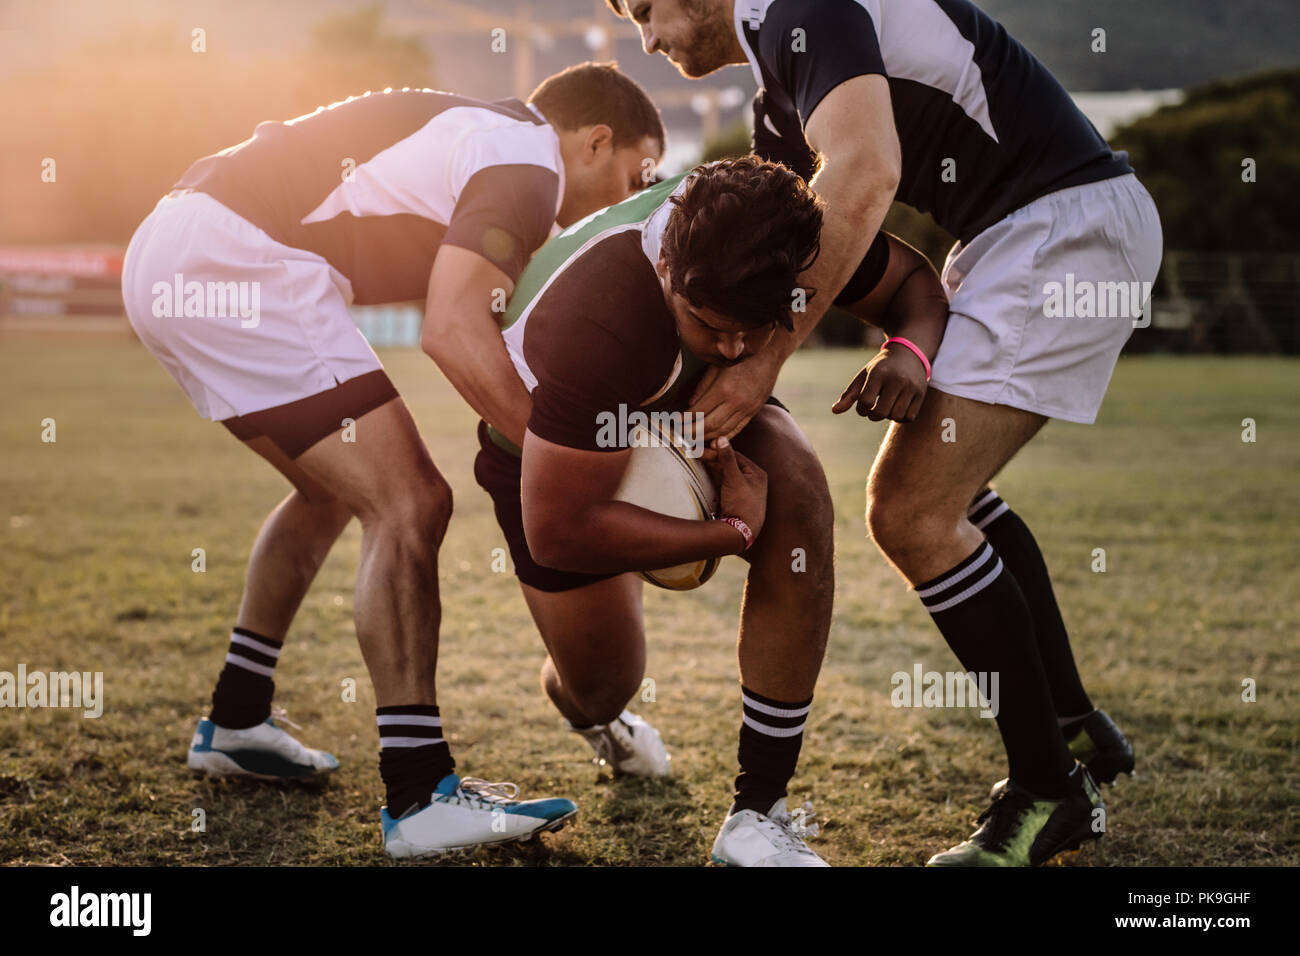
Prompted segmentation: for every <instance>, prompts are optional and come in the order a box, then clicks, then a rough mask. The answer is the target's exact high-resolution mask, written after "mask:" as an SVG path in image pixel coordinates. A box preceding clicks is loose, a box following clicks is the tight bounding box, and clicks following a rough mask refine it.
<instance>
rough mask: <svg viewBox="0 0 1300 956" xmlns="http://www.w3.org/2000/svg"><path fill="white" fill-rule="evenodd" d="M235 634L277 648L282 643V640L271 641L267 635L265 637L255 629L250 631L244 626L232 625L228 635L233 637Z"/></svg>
mask: <svg viewBox="0 0 1300 956" xmlns="http://www.w3.org/2000/svg"><path fill="white" fill-rule="evenodd" d="M236 634H238V635H239V636H240V637H247V638H249V639H251V640H254V641H260V642H262V643H263V644H265V645H266V646H267V647H274V648H277V649H278V648H280V647H282V646H283V645H284V641H273V640H271V639H270V638H269V637H266V636H264V635H262V634H258V633H257V632H256V631H250V630H249V629H248V628H246V627H232V628H231V629H230V636H231V637H234V636H235V635H236Z"/></svg>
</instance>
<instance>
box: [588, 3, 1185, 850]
mask: <svg viewBox="0 0 1300 956" xmlns="http://www.w3.org/2000/svg"><path fill="white" fill-rule="evenodd" d="M608 3H609V5H610V6H611V7H612V8H613V10H614V12H615V13H617V14H618V15H620V16H627V17H630V18H631V19H632V20H633V21H634V22H635V23H636V25H637V27H638V29H639V30H640V33H641V39H642V43H643V46H644V49H645V51H646V52H647V53H648V54H653V53H656V52H659V53H663V54H664V55H665V56H667V57H668V58H669V60H670V61H672V62H673V63H674V64H675V65H676V66H677V68H678V69H679V71H680V72H681V73H683V74H684V75H686V76H689V77H700V76H704V75H706V74H708V73H711V72H712V71H714V70H716V69H718V68H720V67H722V66H726V65H728V64H745V63H748V64H749V65H750V66H751V67H752V69H753V72H754V77H755V80H756V81H757V84H758V94H757V96H756V98H755V104H754V108H755V131H754V149H755V152H756V153H757V154H758V155H760V156H763V157H767V158H773V159H782V160H784V161H787V162H789V163H791V164H792V165H793V166H794V168H796V169H798V170H799V171H800V172H801V173H803V174H804V175H805V176H807V177H809V178H811V179H812V184H813V188H814V189H815V190H816V191H817V193H818V194H819V195H820V196H821V197H822V198H823V199H824V200H825V201H826V204H827V206H826V221H825V226H824V229H823V247H824V249H825V253H824V254H823V255H822V256H821V257H820V258H819V259H818V261H817V263H816V264H815V265H814V267H813V268H812V269H810V270H809V272H808V273H807V274H806V275H805V276H804V277H803V278H802V279H801V280H800V281H801V282H802V283H803V284H805V285H808V286H811V287H815V288H822V289H827V290H836V291H837V292H838V295H839V299H838V300H843V299H852V298H854V297H855V296H857V295H859V294H861V293H862V292H863V291H864V290H867V289H869V288H870V281H869V280H870V277H871V271H872V270H871V269H866V268H860V266H864V267H865V266H866V265H867V264H868V263H869V262H870V261H871V259H872V250H878V249H879V248H880V246H881V244H882V241H883V240H882V238H881V237H880V235H879V233H878V230H879V228H880V225H881V223H882V221H883V220H884V217H885V213H886V212H887V210H888V208H889V205H890V203H891V202H892V201H893V200H894V199H895V198H897V199H898V200H900V201H902V202H904V203H907V204H908V205H911V206H913V207H915V208H916V209H919V210H921V211H923V212H929V213H930V214H932V215H933V217H934V219H935V220H936V221H937V222H938V224H939V225H940V226H942V227H943V228H945V229H946V230H948V232H949V233H951V234H952V235H954V236H956V237H957V240H958V241H957V244H956V245H955V246H954V247H953V249H952V250H951V252H950V253H949V255H948V259H947V262H946V263H945V266H944V270H943V282H944V287H945V289H946V291H947V293H948V296H949V299H950V303H951V315H950V318H949V321H948V324H947V328H946V332H945V333H944V335H943V339H942V341H943V348H942V350H941V351H940V350H939V342H940V339H939V338H937V337H934V336H933V335H928V336H927V334H926V333H925V331H924V330H920V332H919V334H913V331H912V326H911V323H908V322H903V323H902V324H901V330H900V331H899V332H898V334H897V335H896V336H894V337H893V338H891V340H890V341H888V342H886V345H885V347H884V349H883V351H882V352H881V353H880V354H879V355H877V356H876V357H875V358H874V359H873V360H872V361H871V362H870V363H869V364H868V365H867V366H866V367H865V368H864V369H863V370H862V372H861V373H859V375H858V376H857V377H856V378H855V379H854V381H853V382H852V383H851V384H850V386H849V387H848V389H846V390H845V392H844V394H843V395H842V396H841V398H840V400H839V401H838V402H837V403H836V404H835V406H834V410H835V411H836V412H844V411H847V410H848V409H849V408H853V407H856V408H857V410H858V412H859V413H860V414H865V415H866V416H867V417H869V418H871V419H873V420H881V419H890V420H892V421H893V422H894V424H893V425H891V426H890V430H889V432H888V433H887V435H886V437H885V440H884V443H883V445H882V447H881V449H880V452H879V454H878V456H877V458H876V461H875V464H874V466H873V468H872V471H871V475H870V478H869V480H868V486H867V523H868V526H869V528H870V531H871V535H872V537H873V539H874V540H875V541H876V543H877V545H878V546H879V547H880V549H881V551H882V552H883V553H884V555H885V556H886V558H887V559H888V560H889V561H890V562H891V563H892V564H893V565H894V567H895V568H896V569H897V570H898V571H899V573H900V574H901V575H902V576H903V577H904V578H905V579H906V580H907V582H908V583H909V584H910V585H911V586H912V587H913V588H915V589H916V592H917V595H918V597H919V598H920V599H921V601H922V603H923V604H924V605H925V607H926V608H927V610H928V611H929V612H930V613H931V615H932V616H933V619H934V622H935V624H936V625H937V626H938V628H939V630H940V632H941V633H942V634H943V636H944V639H945V640H946V641H947V643H948V645H949V647H950V648H951V649H952V650H953V652H954V653H955V654H956V656H957V658H958V659H959V660H960V661H961V663H962V665H963V666H964V667H965V668H966V670H968V671H974V672H977V673H985V672H998V673H999V674H1000V679H1001V710H1000V713H999V714H998V717H997V723H998V729H999V731H1000V733H1001V736H1002V741H1003V744H1004V746H1005V748H1006V752H1007V758H1008V763H1009V771H1010V772H1009V775H1008V777H1009V779H1008V780H1007V781H1004V782H1000V783H999V784H998V785H996V786H995V788H994V794H993V802H992V805H991V806H990V807H989V809H988V810H987V811H986V812H985V813H984V814H983V815H981V817H980V823H981V826H980V827H979V828H978V829H977V830H976V832H975V834H974V835H973V836H972V837H971V839H970V840H968V841H966V842H964V843H962V844H961V845H960V846H957V847H955V848H953V849H952V850H950V851H947V852H944V853H940V854H937V855H936V856H935V857H933V858H932V859H931V860H930V862H931V863H932V864H934V865H944V866H954V865H955V866H983V865H990V866H1006V865H1028V864H1038V863H1041V862H1042V861H1044V860H1046V859H1048V858H1049V857H1051V856H1053V855H1054V854H1055V853H1057V852H1059V851H1060V850H1062V849H1064V848H1068V847H1070V846H1073V845H1075V844H1077V843H1078V842H1079V841H1080V840H1084V839H1092V838H1096V837H1099V836H1100V835H1101V833H1100V830H1099V828H1098V827H1097V826H1095V825H1094V821H1096V820H1098V819H1100V814H1099V813H1098V811H1099V810H1100V809H1101V806H1102V804H1101V797H1100V792H1099V791H1098V789H1097V787H1096V786H1095V785H1094V783H1093V781H1092V780H1091V779H1090V773H1089V772H1091V774H1093V775H1095V776H1096V778H1097V779H1098V780H1101V781H1103V782H1106V781H1112V780H1113V779H1114V778H1115V776H1116V775H1117V774H1118V773H1120V772H1128V771H1131V770H1132V768H1133V753H1132V748H1131V747H1130V746H1129V744H1128V741H1127V740H1126V739H1125V738H1124V735H1123V734H1122V733H1121V732H1120V731H1119V729H1118V728H1117V727H1116V726H1115V724H1114V723H1113V722H1112V721H1111V720H1110V719H1109V718H1108V717H1107V716H1106V714H1105V713H1104V712H1103V711H1100V710H1098V709H1096V708H1095V707H1094V705H1093V703H1092V701H1091V699H1090V698H1089V696H1088V694H1087V692H1086V691H1085V690H1084V688H1083V685H1082V682H1081V680H1080V677H1079V674H1078V671H1077V668H1076V666H1075V663H1074V659H1073V654H1072V652H1071V649H1070V643H1069V639H1068V636H1067V631H1066V628H1065V626H1064V624H1063V623H1062V619H1061V614H1060V611H1059V609H1058V607H1057V603H1056V599H1055V597H1054V595H1053V590H1052V585H1051V581H1050V578H1049V575H1048V572H1047V568H1046V565H1045V563H1044V561H1043V557H1042V555H1041V553H1040V551H1039V548H1038V545H1037V544H1036V543H1035V540H1034V537H1033V535H1032V534H1031V532H1030V531H1029V529H1028V527H1027V526H1026V525H1025V523H1024V522H1023V521H1022V520H1021V519H1020V518H1019V517H1017V515H1016V514H1015V513H1014V512H1012V511H1011V510H1010V508H1009V506H1008V505H1007V503H1006V502H1004V501H1002V500H1001V498H1000V497H999V496H998V495H997V493H996V492H994V491H993V490H992V489H991V488H990V487H989V482H990V481H991V480H992V479H993V478H994V477H995V476H996V475H997V474H998V472H999V471H1000V470H1001V469H1002V468H1003V467H1004V466H1005V465H1006V464H1007V463H1008V462H1009V461H1010V460H1011V458H1012V457H1013V456H1014V455H1015V454H1016V452H1017V451H1019V449H1020V448H1021V447H1023V446H1024V444H1025V443H1026V442H1027V441H1029V440H1030V439H1031V438H1032V437H1033V436H1034V435H1035V434H1036V433H1037V432H1038V431H1039V429H1041V428H1042V426H1043V424H1044V423H1045V422H1046V421H1047V419H1049V418H1057V419H1061V420H1064V421H1072V422H1082V423H1091V422H1092V421H1094V420H1095V418H1096V415H1097V411H1098V408H1099V407H1100V405H1101V402H1102V398H1103V396H1104V394H1105V391H1106V386H1107V385H1108V384H1109V381H1110V376H1111V373H1112V371H1113V369H1114V365H1115V362H1116V359H1117V357H1118V355H1119V352H1120V349H1121V348H1122V347H1123V345H1124V342H1125V341H1126V340H1127V339H1128V336H1129V335H1130V333H1131V329H1132V320H1133V319H1134V318H1136V315H1134V314H1132V313H1134V312H1136V311H1137V310H1138V309H1140V308H1141V306H1142V303H1141V302H1140V301H1139V302H1135V303H1130V306H1129V309H1128V313H1127V314H1123V315H1120V316H1118V317H1113V318H1110V319H1098V320H1078V319H1071V320H1069V321H1063V320H1061V319H1057V318H1049V317H1047V314H1046V310H1045V309H1044V307H1043V304H1044V301H1045V300H1046V298H1047V295H1048V286H1049V285H1050V284H1051V283H1062V284H1065V283H1067V282H1068V281H1069V278H1070V277H1071V276H1072V277H1073V279H1074V281H1075V282H1076V283H1077V282H1078V281H1080V280H1082V281H1084V282H1085V283H1086V284H1088V283H1091V284H1098V285H1100V284H1101V283H1119V282H1123V283H1126V284H1129V283H1146V285H1144V286H1138V287H1139V288H1144V289H1149V288H1150V285H1149V284H1150V283H1151V282H1152V281H1154V279H1155V276H1156V272H1157V270H1158V268H1159V263H1160V257H1161V250H1162V237H1161V230H1160V222H1159V217H1158V215H1157V212H1156V209H1155V205H1154V203H1153V202H1152V200H1151V197H1150V195H1149V194H1148V193H1147V191H1146V190H1145V189H1144V188H1143V187H1142V185H1141V184H1140V183H1139V182H1138V180H1137V177H1136V176H1135V175H1134V172H1133V170H1132V169H1131V168H1130V166H1129V164H1128V162H1127V157H1126V155H1125V154H1123V153H1115V152H1113V151H1112V150H1111V149H1110V147H1109V146H1108V145H1107V144H1106V142H1105V140H1104V139H1103V138H1102V137H1101V136H1100V135H1099V134H1098V133H1097V131H1096V129H1095V128H1094V127H1093V126H1092V124H1091V123H1089V122H1088V120H1087V119H1086V118H1085V117H1084V116H1083V114H1082V113H1081V112H1080V111H1079V110H1078V108H1077V107H1076V106H1075V105H1074V103H1073V102H1072V101H1071V99H1070V97H1069V95H1068V94H1067V93H1066V92H1065V90H1064V89H1063V88H1062V87H1061V85H1060V84H1059V83H1058V82H1057V81H1056V79H1055V78H1054V77H1053V76H1052V75H1051V74H1050V73H1049V72H1048V70H1047V69H1046V68H1044V67H1043V65H1042V64H1041V63H1039V62H1038V61H1037V60H1036V59H1035V58H1034V57H1033V56H1032V55H1031V54H1030V53H1029V52H1028V51H1027V50H1026V49H1025V48H1024V47H1023V46H1021V45H1020V44H1019V43H1017V42H1016V40H1015V39H1013V38H1012V37H1011V36H1010V35H1008V33H1007V32H1006V30H1005V29H1004V28H1003V27H1002V26H1001V25H1000V24H998V23H997V22H996V21H994V20H993V19H992V18H990V17H989V16H987V15H986V14H984V13H983V12H982V11H981V10H980V9H979V8H978V7H976V6H975V5H974V4H973V3H971V2H969V0H608ZM819 165H820V169H818V167H819ZM814 175H815V178H813V177H814ZM829 298H830V297H829V296H823V297H820V298H819V300H818V302H817V303H816V304H811V303H810V307H809V309H808V310H807V312H806V313H804V314H802V315H798V316H796V327H795V329H794V331H793V332H791V333H778V334H777V336H776V341H774V342H773V344H772V346H771V347H770V349H768V350H767V353H766V355H765V356H764V357H762V358H761V359H759V360H756V361H754V362H751V363H746V365H745V366H743V367H738V368H733V369H725V368H724V369H717V370H714V371H713V372H711V373H710V374H709V375H708V376H706V377H705V379H704V380H703V381H702V382H701V384H700V387H699V388H698V389H697V392H696V395H695V396H694V406H693V407H695V408H697V409H699V410H702V411H705V412H707V414H708V418H707V420H706V432H707V434H709V435H724V436H730V435H734V434H736V433H737V432H738V431H739V430H740V429H741V428H742V427H743V426H744V425H745V423H746V422H748V421H749V420H750V419H751V418H752V417H753V416H754V415H756V414H758V413H759V411H760V409H761V408H762V407H763V402H764V400H765V399H766V397H767V396H768V395H769V394H770V392H771V387H772V383H773V382H774V381H775V380H776V375H777V372H778V371H779V369H780V366H781V363H782V361H783V360H784V359H785V358H786V357H787V356H788V355H789V354H790V353H791V351H792V350H793V349H794V348H795V347H796V346H797V345H798V343H799V342H800V341H801V340H802V339H803V337H804V336H806V335H807V334H808V332H809V330H810V329H811V328H812V327H813V326H814V325H815V324H816V322H817V321H818V319H819V318H820V316H821V315H822V314H823V313H824V311H825V308H826V305H827V302H828V300H829ZM838 300H837V301H838ZM927 380H928V386H929V389H928V394H926V397H925V401H924V403H923V404H920V405H919V408H918V402H917V396H918V393H922V392H924V391H925V389H926V384H927ZM914 415H915V420H914V421H911V423H910V424H906V425H905V426H904V425H903V424H902V423H906V422H908V421H909V420H910V419H912V418H913V416H914ZM1076 758H1078V759H1076ZM1078 760H1082V761H1083V764H1082V765H1080V764H1079V762H1078ZM1085 767H1086V769H1085Z"/></svg>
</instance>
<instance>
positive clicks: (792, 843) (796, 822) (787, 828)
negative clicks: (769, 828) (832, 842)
mask: <svg viewBox="0 0 1300 956" xmlns="http://www.w3.org/2000/svg"><path fill="white" fill-rule="evenodd" d="M816 815H817V814H816V812H815V811H814V810H813V805H812V801H811V800H806V801H804V803H803V805H802V806H800V807H799V808H798V809H796V810H795V811H794V812H793V813H791V812H790V811H789V810H786V811H785V812H783V813H776V814H773V815H772V816H769V817H768V819H769V820H770V821H772V823H773V824H774V825H775V826H776V828H777V839H778V841H779V842H780V843H781V845H782V848H783V849H787V850H794V851H795V852H797V853H812V852H813V851H812V850H811V849H809V847H808V844H807V843H805V842H804V841H805V840H806V839H811V838H812V837H815V836H816V835H817V834H818V833H820V832H821V825H820V824H818V823H813V822H812V819H813V817H815V816H816Z"/></svg>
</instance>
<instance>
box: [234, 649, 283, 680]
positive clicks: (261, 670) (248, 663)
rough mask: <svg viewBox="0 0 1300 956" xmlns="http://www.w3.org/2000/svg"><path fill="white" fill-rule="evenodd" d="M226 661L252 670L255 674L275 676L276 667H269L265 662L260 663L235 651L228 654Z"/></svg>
mask: <svg viewBox="0 0 1300 956" xmlns="http://www.w3.org/2000/svg"><path fill="white" fill-rule="evenodd" d="M226 663H227V664H233V665H234V666H235V667H241V668H243V669H244V670H246V671H252V672H253V673H254V674H261V675H262V676H263V677H274V676H275V668H274V667H268V666H266V665H265V664H259V663H258V662H257V661H253V660H249V659H248V658H247V657H241V656H240V655H239V654H236V653H235V652H234V651H230V652H228V653H227V654H226Z"/></svg>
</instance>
